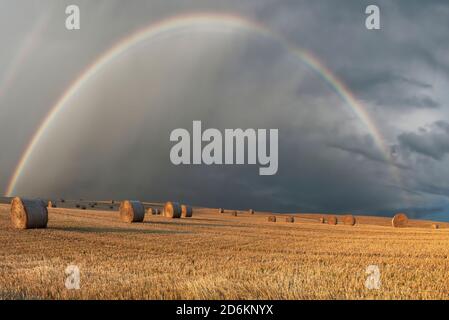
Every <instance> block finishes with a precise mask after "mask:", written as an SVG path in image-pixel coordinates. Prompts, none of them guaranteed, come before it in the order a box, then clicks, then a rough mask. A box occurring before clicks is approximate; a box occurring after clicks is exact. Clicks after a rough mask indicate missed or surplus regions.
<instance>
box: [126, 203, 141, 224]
mask: <svg viewBox="0 0 449 320" xmlns="http://www.w3.org/2000/svg"><path fill="white" fill-rule="evenodd" d="M144 218H145V207H144V206H143V204H142V203H141V202H140V201H132V200H125V201H122V203H121V204H120V219H121V220H122V221H123V222H127V223H133V222H142V221H143V219H144Z"/></svg>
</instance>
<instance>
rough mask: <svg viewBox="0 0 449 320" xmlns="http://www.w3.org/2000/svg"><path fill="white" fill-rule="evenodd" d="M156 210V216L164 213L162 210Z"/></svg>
mask: <svg viewBox="0 0 449 320" xmlns="http://www.w3.org/2000/svg"><path fill="white" fill-rule="evenodd" d="M154 210H155V211H156V214H157V215H160V214H161V212H162V211H161V209H154Z"/></svg>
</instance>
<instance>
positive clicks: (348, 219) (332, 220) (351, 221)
mask: <svg viewBox="0 0 449 320" xmlns="http://www.w3.org/2000/svg"><path fill="white" fill-rule="evenodd" d="M279 217H280V216H279V215H278V216H268V222H277V221H278V218H279ZM282 218H284V219H285V222H288V223H294V222H295V217H292V216H287V217H282ZM318 221H319V222H320V223H327V224H329V225H337V224H338V218H337V217H336V216H329V217H327V219H326V218H324V217H320V218H319V220H318ZM342 221H343V224H344V225H347V226H354V225H355V223H356V219H355V217H354V216H353V215H346V216H344V217H343V218H342Z"/></svg>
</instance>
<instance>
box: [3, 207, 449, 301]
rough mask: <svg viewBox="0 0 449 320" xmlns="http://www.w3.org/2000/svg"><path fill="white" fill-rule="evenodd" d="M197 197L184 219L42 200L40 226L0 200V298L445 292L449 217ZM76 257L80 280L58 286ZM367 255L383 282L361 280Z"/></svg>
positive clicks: (448, 286)
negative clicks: (376, 285)
mask: <svg viewBox="0 0 449 320" xmlns="http://www.w3.org/2000/svg"><path fill="white" fill-rule="evenodd" d="M267 216H268V215H267V214H263V213H256V214H254V215H250V214H249V213H246V212H240V213H239V215H238V216H237V217H235V216H231V214H230V213H227V212H225V213H224V214H220V213H218V210H216V209H198V208H195V210H194V215H193V217H192V218H189V219H168V218H165V217H162V216H150V215H148V214H147V215H146V217H145V221H144V223H136V224H126V223H123V222H121V221H120V219H119V218H118V212H114V211H112V210H108V211H106V209H105V211H101V210H95V211H93V210H92V211H89V210H78V209H58V208H57V209H49V223H48V228H47V229H40V230H37V229H36V230H16V229H13V228H12V227H11V225H10V217H9V206H8V205H0V243H1V246H0V299H391V298H395V299H411V298H413V299H415V298H417V299H431V298H436V299H447V298H449V258H448V256H449V226H448V225H447V224H443V223H441V224H440V229H439V230H434V229H432V227H431V226H432V223H431V222H425V221H410V227H408V228H398V229H395V228H392V227H391V224H390V219H387V218H376V217H372V218H369V217H357V224H356V225H355V226H345V225H340V224H339V225H336V226H331V225H327V224H320V223H319V218H320V217H321V215H311V214H300V215H295V219H296V220H295V223H287V222H285V218H284V217H283V216H281V217H280V218H279V217H278V222H276V223H272V222H268V220H267ZM71 264H73V265H77V266H78V267H79V269H80V273H81V288H80V290H68V289H66V287H65V279H66V274H65V269H66V267H67V266H68V265H71ZM369 265H377V266H378V267H379V270H380V273H381V277H380V280H381V286H380V289H379V290H376V289H374V290H369V289H367V288H366V287H365V281H366V278H367V277H368V275H367V274H366V269H367V267H368V266H369Z"/></svg>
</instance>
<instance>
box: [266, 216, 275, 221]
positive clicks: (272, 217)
mask: <svg viewBox="0 0 449 320" xmlns="http://www.w3.org/2000/svg"><path fill="white" fill-rule="evenodd" d="M268 222H276V217H275V216H269V217H268Z"/></svg>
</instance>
